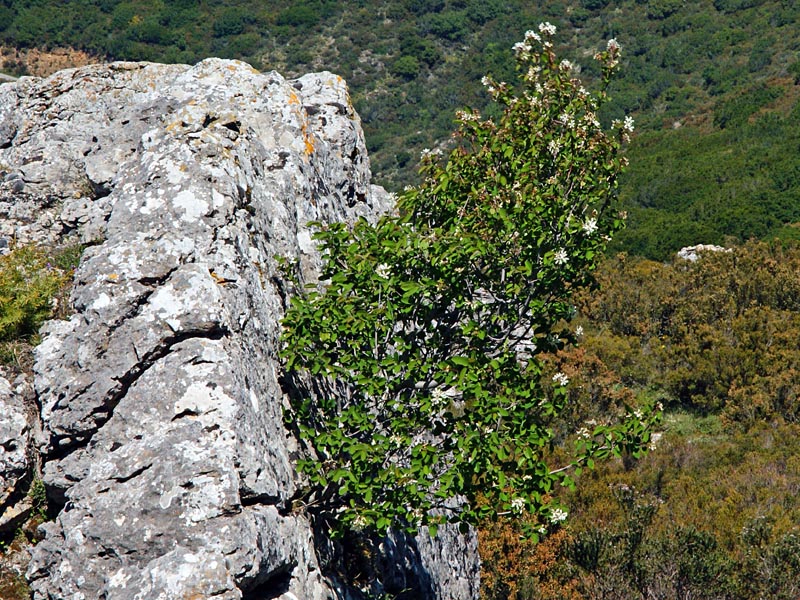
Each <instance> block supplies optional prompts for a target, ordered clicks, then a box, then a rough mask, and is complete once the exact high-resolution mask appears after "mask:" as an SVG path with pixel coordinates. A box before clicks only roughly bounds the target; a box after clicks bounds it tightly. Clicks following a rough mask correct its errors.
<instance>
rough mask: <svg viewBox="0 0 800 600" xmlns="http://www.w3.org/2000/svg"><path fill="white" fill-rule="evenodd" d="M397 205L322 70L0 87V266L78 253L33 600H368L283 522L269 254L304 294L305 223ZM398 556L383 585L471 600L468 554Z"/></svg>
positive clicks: (144, 67)
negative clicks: (36, 247)
mask: <svg viewBox="0 0 800 600" xmlns="http://www.w3.org/2000/svg"><path fill="white" fill-rule="evenodd" d="M390 208H391V200H390V197H389V195H388V194H387V193H386V192H385V191H383V190H382V189H381V188H378V187H376V186H372V185H370V172H369V161H368V158H367V154H366V149H365V145H364V141H363V135H362V132H361V128H360V124H359V121H358V117H357V115H356V114H355V111H354V110H353V108H352V105H351V104H350V100H349V97H348V93H347V88H346V85H345V83H344V81H343V80H342V79H341V78H339V77H338V76H336V75H333V74H330V73H318V74H311V75H306V76H304V77H302V78H300V79H297V80H294V81H287V80H285V79H284V78H283V77H281V76H280V75H279V74H277V73H274V72H272V73H263V74H262V73H259V72H257V71H255V70H253V69H252V68H251V67H249V66H248V65H246V64H244V63H240V62H236V61H224V60H219V59H208V60H205V61H203V62H201V63H199V64H198V65H195V66H193V67H189V66H185V65H156V64H150V63H113V64H110V65H103V66H91V67H83V68H80V69H72V70H67V71H62V72H60V73H57V74H55V75H53V76H51V77H49V78H47V79H35V78H22V79H20V80H19V81H18V82H15V83H11V84H3V85H1V86H0V251H2V249H3V248H4V247H7V246H8V244H9V243H10V241H11V239H12V238H13V239H15V240H17V241H19V242H23V243H25V242H33V243H62V242H64V241H65V240H81V241H83V242H87V243H91V244H92V245H90V246H89V247H88V248H87V250H86V251H85V252H84V255H83V258H82V260H81V264H80V266H79V268H78V270H77V272H76V276H75V286H74V289H73V292H72V297H71V302H72V305H73V307H74V309H75V314H74V315H73V316H72V317H71V318H70V319H69V320H68V321H51V322H49V323H47V324H46V325H45V326H44V328H43V330H42V333H43V342H42V344H41V345H40V346H38V347H37V349H36V362H35V366H34V371H35V377H34V385H35V391H36V401H37V403H38V404H37V405H38V407H40V415H41V422H42V435H41V437H42V439H41V441H40V449H39V451H40V453H41V455H42V458H43V461H44V481H45V484H46V486H47V489H48V494H49V497H50V498H51V499H53V500H54V501H55V502H57V503H59V504H61V505H63V509H62V510H61V511H60V514H59V515H58V517H57V518H56V519H55V521H53V522H50V523H47V524H46V525H44V526H43V527H44V531H45V534H46V537H45V539H44V541H43V542H41V543H40V544H39V545H38V546H37V547H36V549H35V550H34V552H33V558H32V561H31V564H30V566H29V568H28V578H29V580H30V581H31V586H32V589H33V591H34V598H36V599H45V598H67V599H70V600H91V599H95V598H106V599H130V600H134V599H150V598H159V599H170V598H190V597H191V598H207V597H212V596H213V597H215V598H220V599H235V598H236V599H238V598H242V597H245V598H251V599H265V600H266V599H271V598H283V599H286V600H289V599H291V598H295V599H297V600H305V599H309V600H316V599H319V600H321V599H324V598H360V597H362V595H361V592H359V590H357V589H355V588H354V587H352V586H350V585H349V583H348V582H340V581H338V580H336V579H335V578H332V576H328V575H327V574H326V573H325V572H323V569H321V568H320V565H319V562H318V559H317V553H316V551H315V547H314V543H315V542H314V535H313V532H312V528H311V525H310V523H309V522H308V520H307V519H306V517H305V516H304V515H302V514H295V513H293V512H292V511H291V499H292V497H293V495H294V494H295V492H296V490H297V486H298V485H299V484H298V479H297V475H296V473H295V471H294V469H293V458H295V454H296V448H297V442H296V440H294V439H292V438H291V437H290V435H289V433H288V432H287V431H286V430H285V428H284V427H283V423H282V414H283V406H284V402H285V399H284V397H283V394H282V391H281V388H280V385H279V375H280V373H279V363H278V360H277V351H278V336H279V331H280V324H279V321H280V318H281V316H282V314H283V311H284V308H285V306H286V303H287V301H288V290H289V289H290V286H289V284H288V282H287V281H286V280H285V277H284V275H283V274H282V271H281V269H280V268H279V265H278V257H283V258H287V259H288V260H289V261H290V262H294V263H296V264H297V265H298V267H299V271H300V273H301V276H302V278H303V279H304V280H306V281H314V280H315V278H316V274H317V272H318V268H319V256H318V254H317V253H316V250H315V247H314V245H313V242H312V240H311V234H312V231H311V229H309V227H308V225H307V224H308V222H309V221H321V222H332V221H340V220H347V221H353V220H354V219H356V218H358V217H362V216H363V217H366V218H368V219H374V218H375V217H376V215H378V214H380V213H381V212H384V211H386V210H389V209H390ZM4 423H5V421H4ZM9 423H12V425H14V426H16V425H17V423H16V421H13V422H12V421H11V420H9ZM20 426H21V425H20ZM3 431H5V430H3ZM20 435H22V434H21V433H20ZM23 470H24V469H23ZM0 476H4V475H0ZM397 539H400V540H401V541H400V542H398V541H397ZM397 539H393V541H392V543H391V544H386V546H387V547H388V548H389V549H390V552H389V555H388V556H387V558H386V562H387V565H389V564H390V563H391V564H392V565H393V566H391V568H389V567H387V569H388V570H390V571H392V573H388V572H387V575H386V578H385V579H386V581H389V580H396V581H398V582H401V584H402V585H404V586H406V587H409V586H410V587H411V592H410V593H412V594H413V596H409V597H414V598H431V599H434V598H436V599H442V600H445V599H448V600H449V599H452V600H461V599H471V598H477V594H478V559H477V552H476V547H475V546H476V545H475V539H474V535H468V536H460V535H458V534H456V533H455V532H453V531H448V530H447V528H445V531H444V532H443V534H442V535H441V536H440V537H438V538H437V539H435V540H428V539H426V538H425V537H424V535H421V536H420V537H419V538H418V539H411V538H397ZM404 565H405V566H404ZM398 585H400V584H398ZM373 591H374V590H373ZM386 591H391V590H389V587H387V588H386ZM398 591H399V590H398Z"/></svg>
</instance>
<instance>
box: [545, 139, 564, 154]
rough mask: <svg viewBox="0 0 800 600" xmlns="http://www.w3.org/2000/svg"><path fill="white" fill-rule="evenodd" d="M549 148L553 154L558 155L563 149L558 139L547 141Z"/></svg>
mask: <svg viewBox="0 0 800 600" xmlns="http://www.w3.org/2000/svg"><path fill="white" fill-rule="evenodd" d="M547 149H548V150H549V151H550V154H552V155H553V156H558V151H559V150H560V149H561V144H559V143H558V142H557V141H556V140H550V141H549V142H548V143H547Z"/></svg>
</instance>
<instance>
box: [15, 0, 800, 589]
mask: <svg viewBox="0 0 800 600" xmlns="http://www.w3.org/2000/svg"><path fill="white" fill-rule="evenodd" d="M542 21H549V22H551V23H553V24H554V25H556V26H557V28H558V30H559V33H558V35H557V36H556V38H555V39H556V40H557V42H558V43H560V44H561V47H559V48H557V50H558V52H559V54H560V55H563V56H566V57H568V58H569V59H570V61H572V62H573V63H574V64H575V65H576V67H575V71H576V72H577V73H576V74H577V75H578V76H579V77H581V78H585V79H586V80H587V82H591V80H592V79H594V78H595V77H596V76H597V75H598V73H597V72H596V70H595V69H596V67H595V66H594V63H593V61H592V60H591V57H592V55H593V54H594V53H595V52H596V51H597V50H599V49H602V48H604V47H605V44H606V40H608V39H609V38H612V37H613V38H616V39H617V40H618V41H619V43H620V44H621V46H622V52H623V65H622V68H621V70H620V78H619V79H618V80H617V81H615V82H614V83H613V84H612V86H611V90H610V92H611V94H612V102H611V104H610V105H609V106H608V107H606V108H605V109H604V110H603V111H602V113H601V114H600V115H599V117H600V120H601V121H602V122H603V124H604V125H607V124H608V123H610V122H611V120H612V119H619V118H622V117H623V116H626V115H630V116H633V117H634V119H635V123H636V125H635V130H634V132H633V135H632V140H631V143H630V144H629V146H628V148H627V151H626V154H627V156H628V158H629V160H630V167H629V168H628V170H627V172H626V174H625V175H624V177H623V180H622V182H621V189H620V191H621V203H622V206H623V208H624V209H626V210H627V212H628V227H627V229H626V230H624V231H622V232H621V233H620V234H619V235H618V237H617V240H616V241H615V246H614V251H613V252H612V253H611V256H609V257H608V258H607V260H606V261H605V262H604V263H603V264H602V265H601V266H600V268H599V269H598V271H597V272H596V278H597V281H598V287H597V288H596V289H592V290H589V291H586V292H585V293H583V294H582V295H580V296H579V297H578V299H577V302H576V304H577V315H578V316H577V320H576V321H575V322H573V323H572V325H571V327H573V328H575V327H576V326H578V325H580V332H581V333H580V334H578V333H577V332H576V337H577V338H578V340H579V342H580V345H579V347H578V348H574V349H571V350H568V351H565V352H562V353H558V354H554V355H551V356H550V357H549V359H548V360H549V363H548V365H549V367H550V368H551V369H552V372H553V373H556V372H557V373H563V374H565V375H566V376H567V377H568V379H569V380H570V382H571V383H570V387H569V389H570V392H569V393H570V399H571V400H572V401H573V403H572V406H573V407H574V408H573V412H572V414H571V415H570V416H569V417H568V418H567V419H566V420H565V421H564V423H563V424H562V425H561V427H562V429H561V430H560V431H559V432H558V434H559V435H558V442H559V443H563V444H572V443H573V442H575V441H576V440H577V439H578V438H579V437H580V435H581V432H582V431H583V430H584V428H591V427H592V426H594V425H596V424H598V423H601V424H602V422H603V420H604V419H605V418H606V417H608V416H609V415H615V416H620V415H625V414H626V413H627V412H628V411H635V410H636V409H637V406H639V405H640V404H645V403H652V402H661V403H662V404H663V406H664V409H665V417H664V426H663V431H661V432H660V434H661V435H660V437H659V439H658V440H657V441H656V442H655V443H654V444H653V449H652V451H651V452H650V454H649V455H648V456H647V457H646V458H645V459H643V460H635V459H633V458H632V457H626V458H625V459H624V460H619V461H617V462H615V463H613V464H612V465H611V466H605V467H602V468H598V469H597V470H594V471H589V470H586V471H584V472H583V474H581V475H580V477H578V484H579V485H578V487H577V490H578V491H574V492H573V491H569V490H566V489H564V490H557V491H554V494H555V495H558V496H559V497H561V499H562V501H563V503H564V504H565V505H566V506H570V507H571V514H570V518H569V520H568V521H567V523H566V525H565V526H564V527H563V528H560V529H558V530H557V531H555V532H554V533H553V534H552V535H550V536H549V537H547V538H546V539H545V540H544V541H543V542H542V543H540V544H538V545H532V544H527V543H525V542H521V541H520V533H521V531H522V529H521V527H520V524H519V523H518V522H515V521H513V520H503V519H500V520H499V521H497V522H494V523H487V524H486V526H485V527H484V528H483V530H482V531H481V551H482V553H483V559H484V569H485V570H484V573H483V577H484V579H483V581H484V589H485V598H486V599H487V600H488V599H497V600H501V599H502V600H506V599H509V600H514V599H515V598H516V599H517V600H523V599H524V600H533V599H544V598H553V599H555V598H575V599H578V598H598V599H599V598H604V599H607V600H608V599H617V598H618V599H629V598H636V599H638V598H642V599H644V598H654V597H657V598H689V597H691V598H708V599H712V598H714V599H716V598H720V599H721V598H726V599H727V598H737V599H738V598H742V599H744V598H754V597H761V598H786V599H795V598H797V597H798V596H799V595H800V587H798V582H800V460H799V459H798V454H799V453H800V446H798V442H797V440H798V439H800V438H799V437H798V436H799V435H800V425H798V423H800V384H799V383H798V382H799V381H800V342H798V340H800V275H798V273H800V248H799V247H798V242H797V241H798V240H800V3H798V2H795V1H794V0H697V1H691V0H563V1H561V0H556V1H552V2H551V1H547V2H545V1H544V0H532V1H528V2H523V1H522V0H428V1H425V0H397V1H386V2H380V1H367V0H359V1H354V2H348V3H343V2H334V1H332V0H301V1H297V2H285V1H279V0H262V1H258V2H257V1H255V0H242V1H238V2H236V1H233V0H227V1H225V0H221V1H219V2H215V3H209V2H199V1H193V0H179V1H176V2H166V1H160V0H142V1H128V2H126V1H118V0H69V1H64V2H49V1H45V0H34V1H26V2H22V1H13V0H0V43H3V44H5V45H6V46H7V47H16V48H24V47H57V46H70V47H75V48H78V49H82V50H85V51H88V52H91V53H93V54H94V55H95V56H97V57H98V58H99V59H130V60H153V61H166V62H187V63H191V62H195V61H198V60H200V59H202V58H204V57H206V56H222V57H227V58H241V59H243V60H246V61H248V62H250V63H251V64H253V65H254V66H256V67H257V68H259V69H272V68H274V69H277V70H278V71H280V72H282V73H284V74H286V75H287V76H293V75H299V74H301V73H305V72H308V71H310V70H321V69H328V70H331V71H334V72H336V73H339V74H341V75H342V76H343V77H345V79H346V80H347V81H348V84H349V85H350V87H351V93H352V99H353V102H354V104H355V105H356V107H357V109H358V111H359V114H360V115H361V118H362V120H363V125H364V129H365V132H366V136H367V143H368V146H369V149H370V159H371V161H372V167H373V172H374V174H375V179H376V180H377V182H378V183H381V184H383V185H385V186H386V187H387V188H389V189H394V190H399V189H400V188H402V187H403V186H404V185H405V184H407V183H414V182H415V181H416V179H415V178H416V177H417V176H416V169H417V166H418V164H419V155H420V152H421V151H422V149H424V148H437V147H439V148H443V147H446V146H447V144H449V143H450V138H449V135H450V131H452V129H453V119H454V113H455V110H456V109H458V108H460V107H463V106H474V107H477V108H481V109H483V110H485V111H487V112H489V114H491V111H492V110H495V109H493V108H492V107H491V106H489V98H488V96H487V95H486V92H485V90H484V88H483V86H481V84H480V79H481V77H482V76H483V75H484V74H486V73H490V74H492V75H493V76H494V77H495V78H496V79H498V80H503V79H509V80H510V78H511V74H512V73H511V71H510V70H511V69H513V64H514V61H513V59H512V51H511V47H512V45H513V44H514V43H515V42H516V41H519V40H520V39H522V37H523V35H524V32H525V31H526V30H527V29H535V27H536V26H537V24H538V23H540V22H542ZM0 58H2V57H0ZM10 67H11V69H12V70H14V69H16V70H17V71H20V70H24V66H23V65H17V64H13V65H10ZM587 86H588V83H587ZM750 238H758V241H755V240H751V241H748V240H750ZM776 238H777V240H776ZM698 243H714V244H721V245H724V246H726V247H730V248H732V249H733V250H732V251H731V252H718V253H707V254H705V255H703V256H701V258H700V260H698V261H697V262H687V261H684V260H680V259H676V258H675V256H674V253H675V251H676V250H678V249H679V248H681V247H683V246H687V245H693V244H698ZM617 252H619V255H617V254H616V253H617ZM553 452H554V453H558V452H559V448H558V445H556V446H555V447H554V448H553Z"/></svg>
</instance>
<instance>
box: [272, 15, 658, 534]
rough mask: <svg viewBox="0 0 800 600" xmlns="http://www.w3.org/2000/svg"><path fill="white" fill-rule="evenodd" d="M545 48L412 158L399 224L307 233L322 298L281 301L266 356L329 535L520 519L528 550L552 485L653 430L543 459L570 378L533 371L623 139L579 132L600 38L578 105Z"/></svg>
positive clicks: (643, 415) (604, 223)
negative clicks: (277, 332) (483, 108)
mask: <svg viewBox="0 0 800 600" xmlns="http://www.w3.org/2000/svg"><path fill="white" fill-rule="evenodd" d="M554 33H555V27H554V26H553V25H550V24H549V23H543V24H542V25H540V26H539V31H538V32H534V31H529V32H528V33H527V34H526V36H525V40H524V41H523V42H520V43H518V44H516V45H515V46H514V51H515V54H516V57H517V62H518V70H519V75H520V77H519V79H520V81H519V85H518V86H516V87H515V86H512V85H510V84H507V83H504V82H496V81H493V80H492V79H490V78H485V79H484V84H485V85H486V87H487V90H488V92H489V94H490V95H491V96H492V98H493V99H494V100H495V101H496V102H497V103H498V104H499V105H500V107H501V109H502V110H501V112H500V115H499V117H498V118H497V119H496V120H494V119H487V118H484V117H483V116H481V115H480V114H479V113H478V112H476V111H467V112H460V113H459V114H458V123H459V126H458V130H457V132H456V141H457V144H456V147H455V149H454V150H452V151H451V152H450V154H449V156H448V158H447V160H446V161H444V162H441V161H440V158H439V155H440V153H439V152H430V151H429V152H426V153H425V154H424V156H423V159H422V167H421V169H420V173H421V175H422V178H423V180H422V183H421V184H420V185H419V186H417V187H415V188H410V189H407V190H406V191H405V192H404V193H403V194H402V195H401V196H400V197H399V198H398V209H399V211H398V216H386V217H384V218H382V219H381V220H380V221H379V222H378V223H377V225H371V224H369V223H367V222H366V221H363V220H362V221H359V222H358V223H356V224H355V225H354V227H353V228H352V229H348V227H347V226H346V225H344V224H336V225H331V226H328V227H322V228H321V230H320V231H319V232H318V234H317V236H316V237H317V240H318V241H319V242H320V245H321V248H322V251H323V254H324V258H325V263H324V267H323V278H324V279H327V280H329V283H328V285H327V287H326V289H325V290H324V291H318V290H317V289H316V288H314V289H310V290H308V291H307V293H306V294H305V295H303V296H302V297H298V298H295V299H294V300H293V303H292V306H291V308H290V310H289V311H288V312H287V315H286V317H285V319H284V322H283V324H284V327H285V335H284V341H285V350H284V353H283V356H284V358H285V361H286V368H287V372H288V374H289V379H290V380H291V381H294V382H295V383H296V384H298V386H299V389H295V390H294V393H293V394H292V409H293V410H292V412H291V413H290V414H288V415H287V422H288V423H290V424H295V425H296V426H297V427H298V429H299V432H300V434H301V437H302V438H303V439H304V440H305V441H306V442H307V443H308V444H309V446H310V450H311V452H309V458H307V459H304V460H301V461H300V463H299V467H300V469H301V470H302V471H303V472H304V473H306V474H307V475H308V477H309V480H310V483H311V489H310V491H309V494H308V497H307V498H306V499H305V500H306V502H307V506H308V507H309V508H310V509H313V510H314V511H316V512H317V513H318V514H319V515H320V516H321V517H323V518H327V520H328V523H329V525H330V526H331V527H333V528H335V527H336V526H345V527H350V528H355V529H362V528H366V527H374V528H377V529H379V530H383V529H386V528H387V527H390V526H397V525H399V526H404V527H407V528H409V529H416V527H418V526H421V525H427V526H429V527H430V528H431V529H432V530H434V531H435V529H436V526H437V525H438V524H439V523H442V522H444V521H452V522H460V523H476V522H478V521H481V520H482V519H484V518H487V517H489V518H492V517H496V516H498V515H520V516H521V515H525V516H526V517H528V518H527V519H526V522H528V523H530V524H531V525H530V527H529V528H528V531H527V533H528V535H529V536H530V537H532V538H537V537H538V536H539V535H541V534H542V533H545V532H547V531H548V530H549V529H550V528H555V527H557V526H558V525H559V523H560V522H561V521H563V520H564V519H565V518H566V517H567V511H566V510H565V509H564V508H563V507H561V506H559V505H557V504H554V503H553V502H552V500H551V499H550V498H551V494H550V493H551V491H552V490H553V488H554V487H555V486H558V485H571V484H572V480H571V473H573V472H574V471H575V470H579V469H581V468H583V467H584V466H589V467H591V466H592V465H593V460H594V459H596V458H604V457H608V456H611V455H619V454H622V453H628V454H632V455H638V454H639V453H640V452H641V448H642V447H644V446H646V445H647V442H648V440H649V427H650V425H651V424H652V423H653V421H654V420H655V419H656V414H655V412H653V411H652V410H649V409H643V410H637V412H636V413H635V414H634V413H633V411H631V412H629V414H628V417H627V418H625V419H623V420H622V422H617V423H611V424H600V425H597V426H596V427H595V428H594V429H593V430H592V431H588V432H586V433H585V434H584V435H580V436H572V437H575V439H576V442H575V447H574V448H573V451H572V452H571V453H567V456H568V458H567V460H566V462H562V463H559V464H555V465H554V464H549V463H548V460H549V457H550V456H551V452H550V450H551V448H552V446H553V445H554V444H555V442H556V440H555V435H554V427H555V425H556V424H557V422H558V419H559V417H560V415H561V414H562V413H563V412H564V410H565V408H566V406H567V403H568V394H567V389H568V386H569V378H568V376H567V375H565V374H563V373H557V374H556V375H555V376H552V377H547V376H545V374H544V370H543V363H542V359H541V358H540V355H541V354H542V353H545V352H550V351H553V350H557V349H559V348H561V347H563V346H565V345H567V344H570V343H574V342H575V334H574V333H573V332H572V331H571V330H570V329H569V328H568V323H569V321H570V320H571V319H572V317H573V314H574V308H573V306H572V304H571V303H570V297H571V295H572V293H573V291H574V290H575V289H576V288H578V287H580V286H583V285H586V284H588V283H589V282H590V280H591V271H592V270H593V269H594V267H595V263H596V261H597V260H598V257H599V256H600V254H601V253H602V252H603V250H604V249H605V247H606V244H607V243H608V242H609V241H610V239H611V236H612V235H613V234H614V233H615V232H616V231H618V230H619V229H620V228H621V227H622V224H623V222H622V219H621V217H620V215H618V214H617V212H616V211H615V209H614V207H613V201H614V198H615V194H616V187H617V175H618V174H619V172H620V171H621V169H622V168H623V166H624V159H623V158H622V157H621V155H620V147H621V143H622V142H623V141H624V140H625V139H626V137H627V135H628V134H629V132H630V131H631V130H632V128H633V123H632V120H630V119H626V120H625V121H623V122H619V123H614V124H613V126H612V130H611V132H610V133H606V132H605V131H604V130H603V128H602V127H601V126H600V123H599V122H598V119H597V117H596V111H597V109H598V107H599V106H600V104H601V103H602V102H603V101H604V100H605V98H606V96H605V91H604V90H605V87H606V85H607V84H608V82H609V78H610V76H611V74H612V72H613V71H614V70H615V68H616V67H617V64H618V61H619V53H620V48H619V45H618V44H617V43H616V41H614V40H611V41H610V42H609V43H608V46H607V49H606V50H605V51H603V52H601V53H599V54H598V55H597V56H596V58H597V59H598V60H599V61H600V62H601V63H602V66H603V68H602V87H601V89H600V91H599V92H597V93H595V94H591V93H589V92H587V91H586V90H585V89H584V88H583V87H582V86H581V85H580V82H579V81H578V80H576V79H574V78H572V76H571V71H572V65H571V64H570V63H568V62H567V61H559V60H558V59H557V57H556V55H555V53H554V52H553V49H552V46H553V44H552V41H551V40H552V36H553V35H554ZM303 372H306V373H308V374H310V375H312V376H313V384H307V385H305V386H303V385H300V382H302V381H306V382H308V381H309V378H307V377H306V378H303V377H302V376H301V374H302V373H303ZM479 495H481V497H482V498H485V501H481V502H478V501H477V499H478V496H479ZM530 517H534V518H530Z"/></svg>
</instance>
